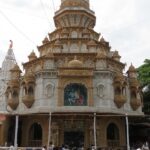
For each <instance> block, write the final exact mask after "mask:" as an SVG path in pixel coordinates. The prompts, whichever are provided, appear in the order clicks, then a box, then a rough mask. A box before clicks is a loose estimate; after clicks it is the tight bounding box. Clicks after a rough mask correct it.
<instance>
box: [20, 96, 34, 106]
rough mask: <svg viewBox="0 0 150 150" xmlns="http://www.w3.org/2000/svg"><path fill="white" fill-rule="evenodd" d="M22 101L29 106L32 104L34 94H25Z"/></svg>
mask: <svg viewBox="0 0 150 150" xmlns="http://www.w3.org/2000/svg"><path fill="white" fill-rule="evenodd" d="M22 102H23V103H24V104H25V105H26V106H27V107H28V108H30V107H31V106H32V104H33V103H34V96H30V95H25V96H23V97H22Z"/></svg>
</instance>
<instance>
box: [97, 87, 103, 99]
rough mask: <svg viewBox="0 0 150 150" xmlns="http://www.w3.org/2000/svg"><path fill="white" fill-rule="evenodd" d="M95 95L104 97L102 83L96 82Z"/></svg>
mask: <svg viewBox="0 0 150 150" xmlns="http://www.w3.org/2000/svg"><path fill="white" fill-rule="evenodd" d="M97 95H98V96H99V97H100V98H102V97H104V85H103V84H98V85H97Z"/></svg>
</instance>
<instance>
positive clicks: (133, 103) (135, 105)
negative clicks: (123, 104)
mask: <svg viewBox="0 0 150 150" xmlns="http://www.w3.org/2000/svg"><path fill="white" fill-rule="evenodd" d="M130 104H131V107H132V109H133V110H134V111H135V110H137V109H138V108H139V107H140V106H141V100H140V99H131V101H130Z"/></svg>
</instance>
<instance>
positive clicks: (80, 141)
mask: <svg viewBox="0 0 150 150" xmlns="http://www.w3.org/2000/svg"><path fill="white" fill-rule="evenodd" d="M64 144H65V145H67V146H69V148H73V147H82V146H83V145H84V132H81V131H70V132H68V131H67V132H64Z"/></svg>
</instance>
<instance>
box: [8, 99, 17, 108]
mask: <svg viewBox="0 0 150 150" xmlns="http://www.w3.org/2000/svg"><path fill="white" fill-rule="evenodd" d="M18 104H19V99H18V98H15V99H13V98H9V99H8V102H7V105H9V106H10V107H11V108H12V109H13V110H15V109H16V108H17V106H18Z"/></svg>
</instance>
